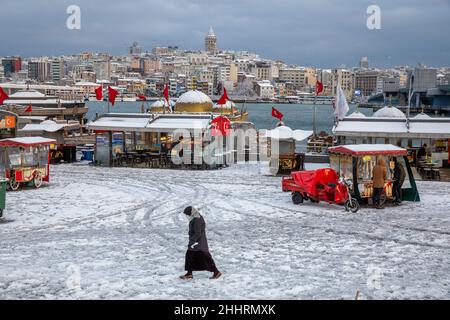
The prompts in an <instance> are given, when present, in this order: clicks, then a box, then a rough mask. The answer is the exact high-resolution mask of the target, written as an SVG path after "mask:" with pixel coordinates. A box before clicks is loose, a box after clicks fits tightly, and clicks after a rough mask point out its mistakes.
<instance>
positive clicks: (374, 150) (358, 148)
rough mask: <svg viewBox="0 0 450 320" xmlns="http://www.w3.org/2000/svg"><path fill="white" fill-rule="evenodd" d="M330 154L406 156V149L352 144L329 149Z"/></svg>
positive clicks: (382, 145) (390, 145) (383, 145)
mask: <svg viewBox="0 0 450 320" xmlns="http://www.w3.org/2000/svg"><path fill="white" fill-rule="evenodd" d="M328 152H329V153H346V154H354V155H360V154H364V155H365V154H371V155H378V154H399V155H406V154H407V153H408V152H407V151H406V149H403V148H400V147H397V146H394V145H393V144H350V145H342V146H337V147H331V148H328Z"/></svg>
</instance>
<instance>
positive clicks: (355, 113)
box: [347, 110, 366, 118]
mask: <svg viewBox="0 0 450 320" xmlns="http://www.w3.org/2000/svg"><path fill="white" fill-rule="evenodd" d="M347 118H366V115H365V114H364V113H362V112H361V111H359V110H356V111H355V112H353V113H352V114H351V115H349V116H348V117H347Z"/></svg>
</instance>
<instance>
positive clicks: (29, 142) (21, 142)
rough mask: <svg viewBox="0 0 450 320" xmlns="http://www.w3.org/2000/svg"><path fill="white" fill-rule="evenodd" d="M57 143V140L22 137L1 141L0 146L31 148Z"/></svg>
mask: <svg viewBox="0 0 450 320" xmlns="http://www.w3.org/2000/svg"><path fill="white" fill-rule="evenodd" d="M53 143H56V140H53V139H47V138H43V137H21V138H11V139H3V140H0V146H2V147H4V146H17V147H31V146H36V145H45V144H53Z"/></svg>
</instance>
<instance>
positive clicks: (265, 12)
mask: <svg viewBox="0 0 450 320" xmlns="http://www.w3.org/2000/svg"><path fill="white" fill-rule="evenodd" d="M72 4H75V5H78V6H79V7H80V8H81V29H80V30H69V29H67V28H66V20H67V18H68V17H69V14H67V13H66V8H67V7H68V6H69V5H72ZM372 4H375V5H378V6H379V7H380V8H381V30H369V29H368V28H367V26H366V20H367V18H368V17H369V15H368V14H367V13H366V10H367V7H368V6H369V5H372ZM210 25H212V26H213V27H214V30H215V32H216V35H217V37H218V47H219V48H220V49H230V50H248V51H252V52H257V53H259V54H260V55H261V56H262V57H264V58H270V59H280V60H283V61H286V62H287V63H292V64H299V65H305V66H317V67H334V66H338V65H341V64H344V65H347V66H356V65H357V63H358V61H359V59H360V58H361V57H362V56H368V57H369V60H370V62H371V65H373V66H378V67H385V66H394V65H397V64H409V65H416V64H417V63H419V62H421V63H424V64H427V65H430V66H450V0H428V1H425V0H398V1H392V0H390V1H389V0H379V1H374V0H306V1H300V0H277V1H273V0H272V1H266V0H223V1H213V0H158V1H156V0H137V1H113V0H109V1H104V0H95V1H94V0H69V1H66V0H39V1H36V0H34V1H33V0H20V1H18V0H2V1H1V4H0V30H1V35H0V56H4V55H13V54H18V55H21V56H38V55H60V54H69V53H80V52H83V51H94V52H105V51H106V52H110V53H111V54H125V53H126V52H127V50H128V47H129V46H130V45H131V43H132V42H133V41H138V42H139V43H140V44H141V46H142V47H143V49H144V50H149V51H150V50H151V49H152V48H153V47H154V46H165V45H177V46H179V47H180V48H183V49H194V50H196V49H202V48H203V42H204V37H205V35H206V33H207V32H208V29H209V26H210Z"/></svg>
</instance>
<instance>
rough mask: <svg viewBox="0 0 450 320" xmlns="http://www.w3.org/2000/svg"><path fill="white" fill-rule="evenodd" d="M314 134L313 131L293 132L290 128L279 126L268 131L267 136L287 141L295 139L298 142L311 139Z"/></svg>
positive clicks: (298, 130)
mask: <svg viewBox="0 0 450 320" xmlns="http://www.w3.org/2000/svg"><path fill="white" fill-rule="evenodd" d="M312 134H313V132H312V131H309V130H300V129H297V130H292V129H291V128H290V127H286V126H279V127H277V128H275V129H273V130H267V131H266V136H267V137H268V138H273V139H278V140H287V139H294V140H297V141H303V140H305V139H307V138H309V137H310V136H311V135H312Z"/></svg>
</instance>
